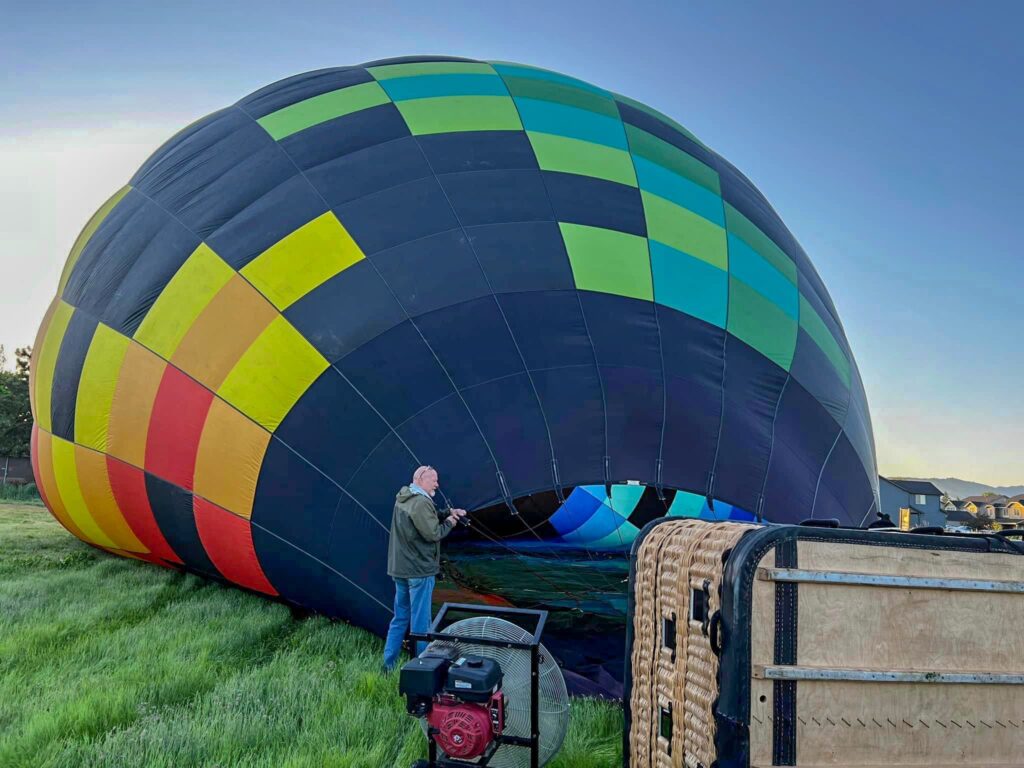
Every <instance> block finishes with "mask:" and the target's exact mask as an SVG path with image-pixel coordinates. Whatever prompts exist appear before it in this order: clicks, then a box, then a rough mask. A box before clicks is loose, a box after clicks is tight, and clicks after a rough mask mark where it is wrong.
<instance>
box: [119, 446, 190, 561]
mask: <svg viewBox="0 0 1024 768" xmlns="http://www.w3.org/2000/svg"><path fill="white" fill-rule="evenodd" d="M107 474H108V475H109V476H110V488H111V489H112V490H113V491H114V498H115V499H116V500H117V506H118V507H119V508H120V510H121V514H122V515H124V519H125V520H126V521H127V522H128V527H129V528H131V529H132V533H134V534H135V535H136V537H137V538H138V539H139V541H141V542H142V543H143V544H144V545H145V546H146V549H148V550H149V551H150V552H151V553H152V554H153V555H155V556H156V557H160V558H163V559H164V560H169V561H170V562H172V563H179V564H180V563H181V558H180V557H178V556H177V555H176V554H175V553H174V550H173V549H171V545H170V544H168V543H167V539H165V538H164V534H163V532H162V531H161V530H160V526H159V525H157V522H156V518H155V517H153V510H152V509H150V507H149V496H148V494H147V493H146V475H145V473H144V472H143V471H142V470H141V469H139V468H138V467H133V466H132V465H131V464H125V463H124V462H123V461H118V460H117V459H115V458H114V457H113V456H107Z"/></svg>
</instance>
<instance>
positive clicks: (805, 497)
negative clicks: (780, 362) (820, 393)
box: [762, 378, 839, 522]
mask: <svg viewBox="0 0 1024 768" xmlns="http://www.w3.org/2000/svg"><path fill="white" fill-rule="evenodd" d="M838 434H839V425H838V424H837V423H836V422H835V420H834V419H833V418H832V416H831V415H830V414H829V412H828V411H827V410H825V408H823V407H822V405H821V403H820V402H818V400H817V399H816V398H815V397H814V395H813V394H812V393H810V392H808V391H807V390H806V389H805V388H804V387H803V386H801V384H800V382H799V381H797V380H796V379H792V378H791V379H790V380H789V383H787V384H786V389H785V391H784V392H783V393H782V399H781V401H780V402H779V413H778V416H777V417H776V419H775V438H774V441H773V443H772V456H771V461H770V462H769V464H768V475H767V477H766V478H765V484H764V506H763V507H762V511H763V513H764V516H765V519H767V520H771V521H772V522H799V521H800V520H804V519H806V518H808V517H810V516H811V508H812V506H813V503H814V489H815V487H816V486H817V484H818V476H819V474H820V473H821V468H822V466H823V465H824V464H825V458H826V457H827V456H828V452H829V451H830V450H831V448H832V444H833V443H834V442H835V439H836V435H838Z"/></svg>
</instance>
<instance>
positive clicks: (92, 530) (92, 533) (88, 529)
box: [50, 436, 117, 549]
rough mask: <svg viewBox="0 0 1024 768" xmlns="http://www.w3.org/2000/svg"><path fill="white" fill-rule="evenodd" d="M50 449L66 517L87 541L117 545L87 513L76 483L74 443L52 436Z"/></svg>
mask: <svg viewBox="0 0 1024 768" xmlns="http://www.w3.org/2000/svg"><path fill="white" fill-rule="evenodd" d="M50 445H51V451H52V453H53V474H54V476H55V477H56V478H57V489H58V490H59V491H60V497H61V499H62V500H63V501H64V508H65V509H66V510H67V513H68V517H70V518H71V519H72V520H74V521H75V525H77V526H78V529H79V530H80V531H81V532H82V533H84V534H85V537H86V539H87V540H88V541H91V542H93V543H94V544H99V545H100V546H102V547H114V548H115V549H116V548H117V545H116V544H115V543H114V542H113V541H112V540H111V538H110V537H109V536H107V534H106V533H104V532H103V529H102V528H100V526H99V525H98V524H97V523H96V521H95V520H94V519H93V517H92V515H91V514H89V507H88V505H87V504H86V503H85V497H84V496H83V495H82V488H81V486H79V484H78V468H77V466H76V465H75V444H74V443H69V442H68V441H67V440H62V439H61V438H59V437H57V436H52V441H51V444H50Z"/></svg>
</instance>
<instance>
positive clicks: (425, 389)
mask: <svg viewBox="0 0 1024 768" xmlns="http://www.w3.org/2000/svg"><path fill="white" fill-rule="evenodd" d="M337 368H338V370H340V371H341V372H342V373H343V374H345V376H346V377H347V378H348V380H349V381H350V382H352V386H354V387H355V388H356V389H358V390H359V391H360V392H362V393H363V394H364V395H366V396H367V397H368V398H369V399H370V402H371V403H373V406H374V407H375V408H376V409H377V410H378V411H380V413H381V415H383V416H384V418H385V419H387V421H388V422H389V423H390V424H391V425H395V424H400V423H401V422H403V421H405V420H406V419H408V418H409V417H410V416H412V415H413V414H414V413H416V412H417V411H419V410H421V409H422V408H425V407H426V406H428V405H429V404H430V403H432V402H434V401H435V400H440V399H441V398H443V397H445V396H446V395H449V394H451V393H452V391H453V390H452V385H451V382H450V381H449V380H448V377H447V376H446V375H445V373H444V371H443V370H442V369H441V366H440V365H438V363H437V360H436V359H435V358H434V355H433V354H432V353H431V351H430V349H429V348H428V347H427V345H426V344H424V343H423V339H422V338H421V337H420V335H419V333H417V331H416V329H415V328H414V327H413V325H412V323H411V322H409V321H408V320H406V321H405V322H403V323H402V324H401V325H398V326H395V327H394V328H392V329H391V330H389V331H386V332H385V333H382V334H381V335H380V336H377V337H376V338H375V339H373V340H372V341H370V342H367V343H366V344H364V345H363V346H361V347H360V348H359V349H357V350H356V351H355V352H353V353H352V354H350V355H346V356H345V357H343V358H342V359H341V360H339V361H338V362H337Z"/></svg>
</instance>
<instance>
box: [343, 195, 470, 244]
mask: <svg viewBox="0 0 1024 768" xmlns="http://www.w3.org/2000/svg"><path fill="white" fill-rule="evenodd" d="M334 212H335V213H336V214H337V215H338V218H339V219H341V223H342V224H344V225H345V228H346V229H347V230H348V232H349V234H350V235H352V237H353V238H355V241H356V242H357V243H359V246H360V247H361V248H362V249H363V253H366V254H372V253H377V252H378V251H383V250H384V249H385V248H392V247H394V246H396V245H400V244H402V243H408V242H410V241H412V240H417V239H419V238H422V237H426V236H427V235H433V234H436V233H438V232H444V231H446V230H449V229H454V228H455V227H457V226H458V225H459V223H458V221H456V220H455V214H453V213H452V207H451V206H450V205H449V204H448V199H447V198H446V197H445V195H444V191H443V190H442V189H441V186H440V185H439V184H438V183H437V179H435V178H434V177H433V176H431V177H429V178H425V179H419V180H418V181H412V182H409V183H408V184H401V185H399V186H397V187H391V188H390V189H386V190H384V191H383V192H378V193H377V194H375V195H367V196H366V197H363V198H360V199H358V200H353V201H351V202H349V203H345V204H344V205H339V206H336V207H335V208H334Z"/></svg>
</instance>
